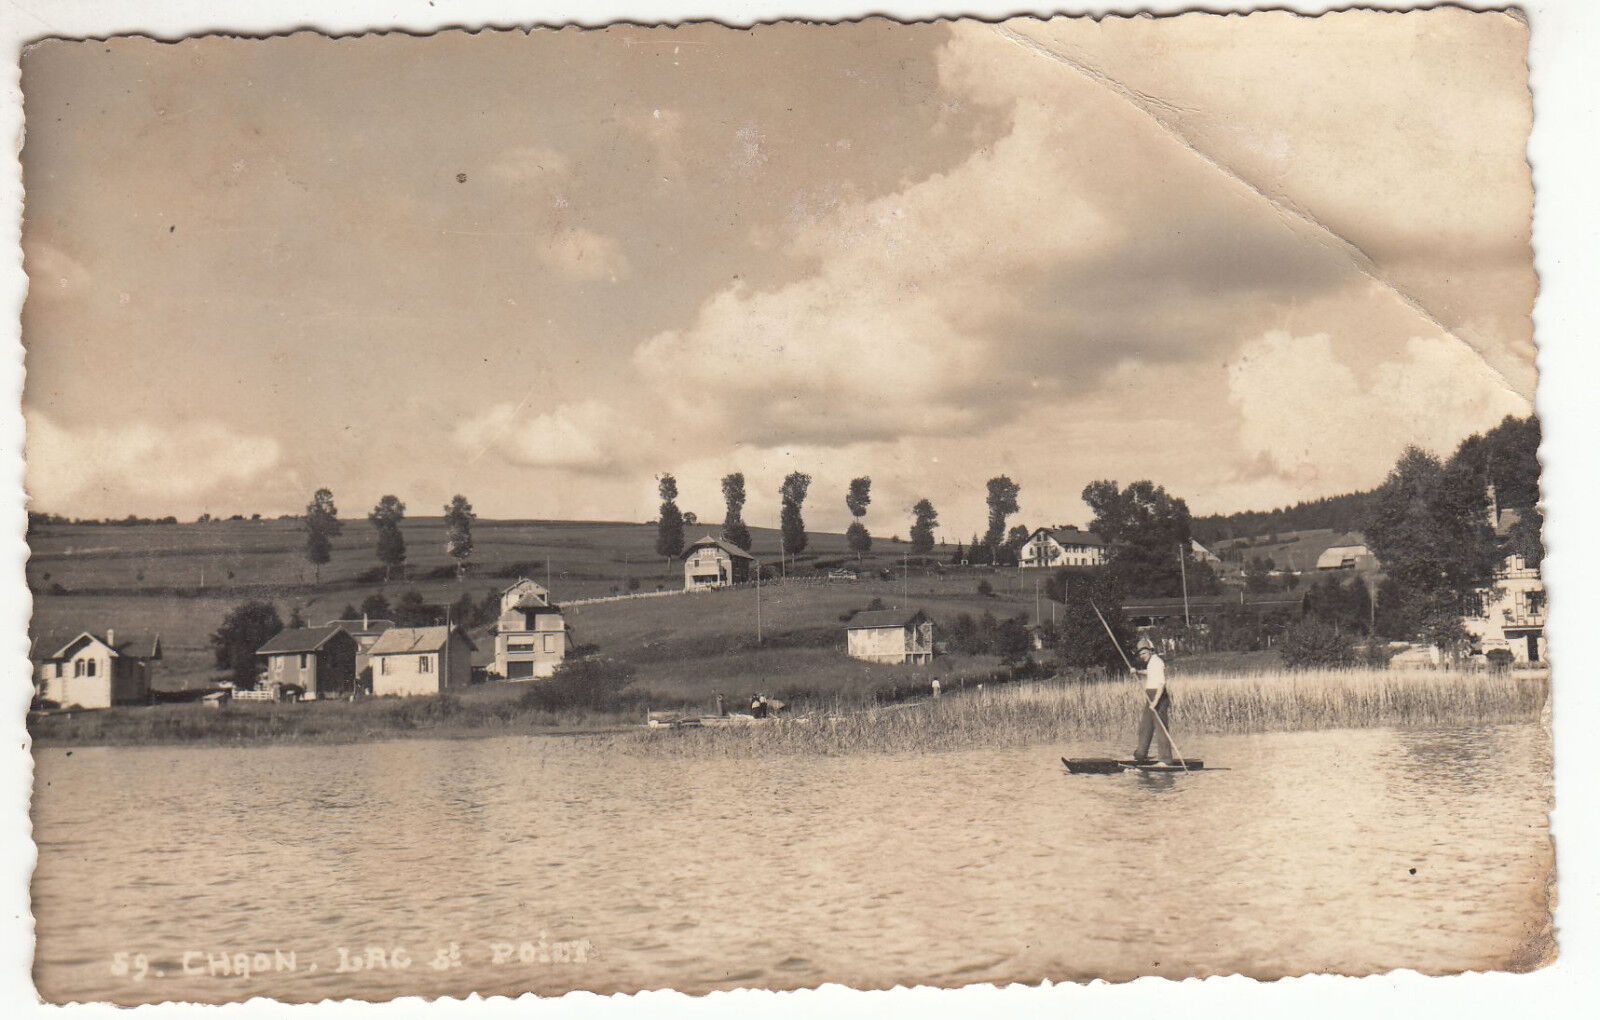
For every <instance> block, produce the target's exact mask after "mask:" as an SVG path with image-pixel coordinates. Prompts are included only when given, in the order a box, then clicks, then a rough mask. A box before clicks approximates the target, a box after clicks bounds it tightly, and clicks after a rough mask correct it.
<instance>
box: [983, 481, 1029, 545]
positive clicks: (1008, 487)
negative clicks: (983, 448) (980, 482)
mask: <svg viewBox="0 0 1600 1020" xmlns="http://www.w3.org/2000/svg"><path fill="white" fill-rule="evenodd" d="M1021 493H1022V486H1020V485H1018V484H1017V483H1016V482H1013V481H1012V480H1011V479H1010V478H1008V477H1006V476H1005V475H999V476H997V477H994V478H991V479H989V495H988V504H989V530H988V531H986V532H984V533H983V544H984V545H986V546H988V548H989V555H990V559H991V561H992V560H993V558H994V556H995V555H996V554H997V553H998V552H999V549H1000V543H1001V542H1002V541H1003V540H1004V538H1005V533H1006V518H1007V517H1010V516H1011V515H1012V514H1014V513H1016V512H1017V496H1019V495H1020V494H1021Z"/></svg>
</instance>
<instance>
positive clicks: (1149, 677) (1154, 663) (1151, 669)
mask: <svg viewBox="0 0 1600 1020" xmlns="http://www.w3.org/2000/svg"><path fill="white" fill-rule="evenodd" d="M1141 672H1143V673H1144V689H1145V690H1147V691H1164V690H1166V689H1167V664H1166V663H1165V662H1162V661H1161V656H1160V655H1157V654H1156V653H1155V652H1151V653H1150V661H1149V662H1147V663H1145V664H1144V669H1143V670H1142V671H1141Z"/></svg>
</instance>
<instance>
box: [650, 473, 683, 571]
mask: <svg viewBox="0 0 1600 1020" xmlns="http://www.w3.org/2000/svg"><path fill="white" fill-rule="evenodd" d="M656 491H657V492H659V493H660V494H661V513H660V515H659V516H658V517H657V518H656V555H657V556H660V557H662V558H663V559H668V560H670V559H672V558H673V557H674V556H679V555H681V554H682V553H683V525H684V523H685V521H684V517H683V513H682V512H681V511H679V510H678V480H677V479H676V478H674V477H672V476H671V475H662V476H661V478H660V479H659V480H657V482H656Z"/></svg>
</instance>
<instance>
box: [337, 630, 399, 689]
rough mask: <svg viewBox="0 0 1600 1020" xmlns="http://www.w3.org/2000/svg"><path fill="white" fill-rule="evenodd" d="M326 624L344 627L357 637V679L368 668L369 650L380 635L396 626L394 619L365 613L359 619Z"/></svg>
mask: <svg viewBox="0 0 1600 1020" xmlns="http://www.w3.org/2000/svg"><path fill="white" fill-rule="evenodd" d="M324 626H327V627H343V628H344V629H345V630H347V631H349V632H350V636H351V637H353V638H355V639H356V679H357V680H360V679H361V674H362V673H363V672H364V671H365V670H366V668H367V665H368V663H367V652H369V651H371V650H372V646H373V644H375V643H376V642H377V640H378V638H379V636H380V635H382V634H383V632H384V631H386V630H388V629H389V628H390V627H393V626H394V621H393V620H374V619H372V618H370V617H368V616H366V615H363V616H362V617H361V619H359V620H329V621H328V622H327V623H326V624H324Z"/></svg>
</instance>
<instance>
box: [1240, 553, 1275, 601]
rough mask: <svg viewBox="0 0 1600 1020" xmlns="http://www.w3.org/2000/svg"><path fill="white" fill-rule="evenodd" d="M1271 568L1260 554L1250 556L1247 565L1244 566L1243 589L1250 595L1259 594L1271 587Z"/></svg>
mask: <svg viewBox="0 0 1600 1020" xmlns="http://www.w3.org/2000/svg"><path fill="white" fill-rule="evenodd" d="M1271 570H1272V568H1271V567H1269V566H1268V565H1267V561H1266V560H1264V559H1262V558H1261V557H1260V556H1252V557H1250V564H1249V566H1247V567H1245V568H1244V590H1245V591H1247V592H1249V593H1250V594H1252V595H1259V594H1261V593H1262V592H1264V591H1269V590H1270V589H1271V588H1272V574H1271Z"/></svg>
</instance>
